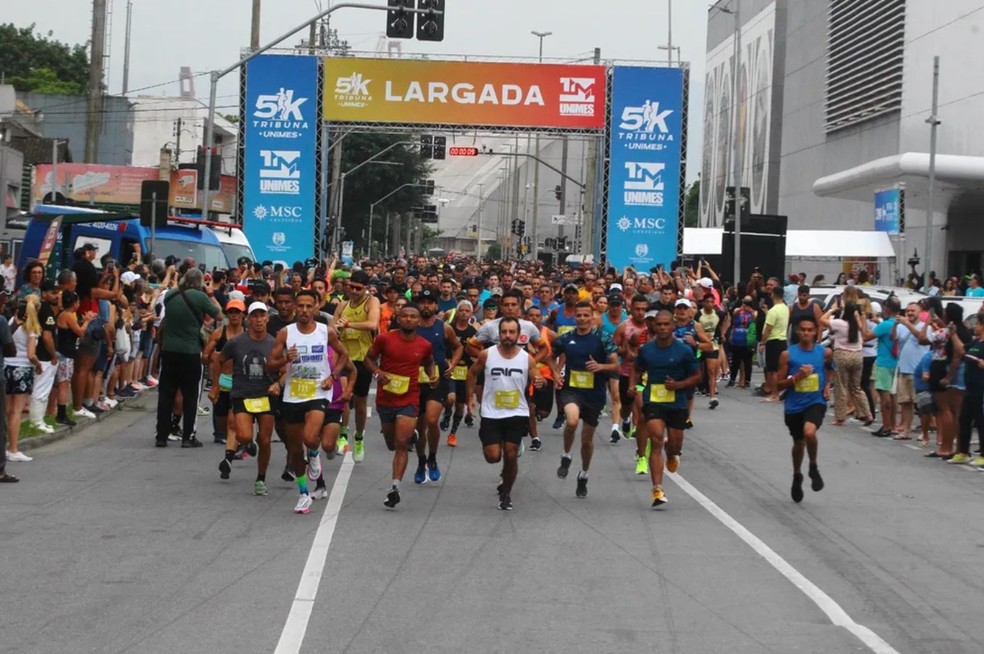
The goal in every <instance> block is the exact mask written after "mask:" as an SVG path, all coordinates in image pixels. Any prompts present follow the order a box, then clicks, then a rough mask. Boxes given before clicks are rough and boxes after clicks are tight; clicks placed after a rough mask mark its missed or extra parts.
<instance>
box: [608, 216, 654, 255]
mask: <svg viewBox="0 0 984 654" xmlns="http://www.w3.org/2000/svg"><path fill="white" fill-rule="evenodd" d="M615 224H616V225H617V226H618V228H619V229H620V230H621V231H623V232H627V231H629V230H630V229H634V230H637V231H644V232H653V233H657V232H663V231H665V230H666V218H638V217H637V218H629V217H628V216H622V217H621V218H619V219H618V222H617V223H615ZM640 256H642V255H640Z"/></svg>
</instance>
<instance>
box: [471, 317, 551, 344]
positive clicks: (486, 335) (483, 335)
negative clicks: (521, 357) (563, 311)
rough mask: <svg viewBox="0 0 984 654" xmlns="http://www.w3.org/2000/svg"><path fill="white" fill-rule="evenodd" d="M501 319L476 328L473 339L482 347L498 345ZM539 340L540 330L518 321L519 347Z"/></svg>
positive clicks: (524, 321)
mask: <svg viewBox="0 0 984 654" xmlns="http://www.w3.org/2000/svg"><path fill="white" fill-rule="evenodd" d="M500 322H502V318H496V319H495V320H493V321H492V322H487V323H485V324H484V325H482V326H481V327H479V328H478V332H476V333H475V338H476V339H478V342H479V343H481V344H482V345H486V346H488V345H498V344H499V323H500ZM539 340H540V330H539V329H537V328H536V325H534V324H533V323H531V322H530V321H529V320H520V321H519V345H520V346H525V345H526V344H527V343H536V342H538V341H539Z"/></svg>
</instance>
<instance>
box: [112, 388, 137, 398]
mask: <svg viewBox="0 0 984 654" xmlns="http://www.w3.org/2000/svg"><path fill="white" fill-rule="evenodd" d="M136 395H137V392H136V391H135V390H133V389H132V388H130V387H129V386H124V387H123V388H121V389H120V390H118V391H116V397H121V398H123V399H124V400H129V399H130V398H131V397H136Z"/></svg>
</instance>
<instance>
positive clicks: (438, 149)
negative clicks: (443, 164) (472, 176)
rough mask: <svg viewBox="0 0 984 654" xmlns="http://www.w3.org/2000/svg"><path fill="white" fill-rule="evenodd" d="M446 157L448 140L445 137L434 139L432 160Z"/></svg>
mask: <svg viewBox="0 0 984 654" xmlns="http://www.w3.org/2000/svg"><path fill="white" fill-rule="evenodd" d="M447 155H448V139H447V137H446V136H435V137H434V158H435V159H445V158H446V157H447Z"/></svg>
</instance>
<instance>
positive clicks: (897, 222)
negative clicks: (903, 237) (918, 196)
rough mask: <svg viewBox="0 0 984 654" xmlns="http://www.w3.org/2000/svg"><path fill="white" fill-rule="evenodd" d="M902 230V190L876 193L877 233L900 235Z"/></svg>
mask: <svg viewBox="0 0 984 654" xmlns="http://www.w3.org/2000/svg"><path fill="white" fill-rule="evenodd" d="M901 229H902V190H901V189H897V188H893V189H889V190H887V191H878V192H876V193H875V231H876V232H888V233H889V234H891V235H893V236H894V235H896V234H898V233H899V232H900V231H901Z"/></svg>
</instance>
